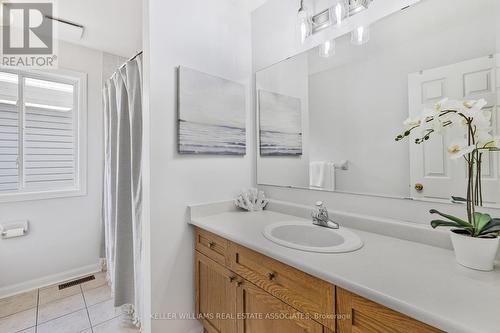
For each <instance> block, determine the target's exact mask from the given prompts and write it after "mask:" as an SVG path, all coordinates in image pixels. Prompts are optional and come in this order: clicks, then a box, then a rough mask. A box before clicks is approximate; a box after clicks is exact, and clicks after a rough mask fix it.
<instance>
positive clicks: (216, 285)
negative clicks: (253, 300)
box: [195, 252, 236, 333]
mask: <svg viewBox="0 0 500 333" xmlns="http://www.w3.org/2000/svg"><path fill="white" fill-rule="evenodd" d="M235 277H236V275H235V274H234V273H232V272H231V271H230V270H228V269H226V268H225V267H223V266H221V265H219V264H218V263H216V262H215V261H213V260H212V259H210V258H208V257H206V256H204V255H203V254H201V253H199V252H196V299H195V304H196V314H197V316H198V318H200V319H201V320H202V323H203V327H204V328H205V331H206V332H208V333H235V332H236V316H235V313H236V282H235V281H234V280H235Z"/></svg>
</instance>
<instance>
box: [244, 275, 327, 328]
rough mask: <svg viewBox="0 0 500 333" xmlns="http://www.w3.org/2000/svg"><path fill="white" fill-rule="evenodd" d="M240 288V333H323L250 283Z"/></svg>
mask: <svg viewBox="0 0 500 333" xmlns="http://www.w3.org/2000/svg"><path fill="white" fill-rule="evenodd" d="M237 284H238V288H237V302H236V304H237V305H236V313H237V326H238V330H237V333H322V332H323V326H321V325H320V324H319V323H317V322H315V321H313V320H311V319H308V317H307V315H305V314H303V313H300V312H299V311H297V310H295V309H294V308H292V307H290V306H289V305H287V304H286V303H284V302H282V301H280V300H279V299H277V298H275V297H274V296H272V295H270V294H268V293H267V292H265V291H263V290H262V289H260V288H258V287H256V286H255V285H253V284H251V283H250V282H248V281H245V280H243V279H240V280H239V282H238V283H237Z"/></svg>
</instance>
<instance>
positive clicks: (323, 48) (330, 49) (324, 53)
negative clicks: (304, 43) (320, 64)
mask: <svg viewBox="0 0 500 333" xmlns="http://www.w3.org/2000/svg"><path fill="white" fill-rule="evenodd" d="M318 48H319V56H320V57H322V58H329V57H331V56H333V55H335V39H331V40H327V41H326V42H324V43H323V44H320V45H319V47H318Z"/></svg>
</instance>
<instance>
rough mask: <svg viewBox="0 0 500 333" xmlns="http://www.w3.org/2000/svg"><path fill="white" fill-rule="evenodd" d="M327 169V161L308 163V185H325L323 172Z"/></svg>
mask: <svg viewBox="0 0 500 333" xmlns="http://www.w3.org/2000/svg"><path fill="white" fill-rule="evenodd" d="M327 169H328V163H327V162H322V161H314V162H311V163H310V164H309V185H310V186H311V187H320V188H321V187H324V186H325V173H326V171H327Z"/></svg>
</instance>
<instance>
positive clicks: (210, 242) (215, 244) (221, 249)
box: [195, 228, 228, 265]
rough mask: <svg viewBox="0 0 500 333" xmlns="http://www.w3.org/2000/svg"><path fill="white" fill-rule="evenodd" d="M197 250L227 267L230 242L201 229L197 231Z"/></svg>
mask: <svg viewBox="0 0 500 333" xmlns="http://www.w3.org/2000/svg"><path fill="white" fill-rule="evenodd" d="M195 247H196V250H197V251H199V252H201V253H203V254H204V255H206V256H207V257H209V258H210V259H213V260H215V261H216V262H218V263H219V264H221V265H226V253H227V247H228V241H227V240H225V239H224V238H221V237H219V236H217V235H214V234H212V233H211V232H208V231H205V230H203V229H200V228H196V230H195Z"/></svg>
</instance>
